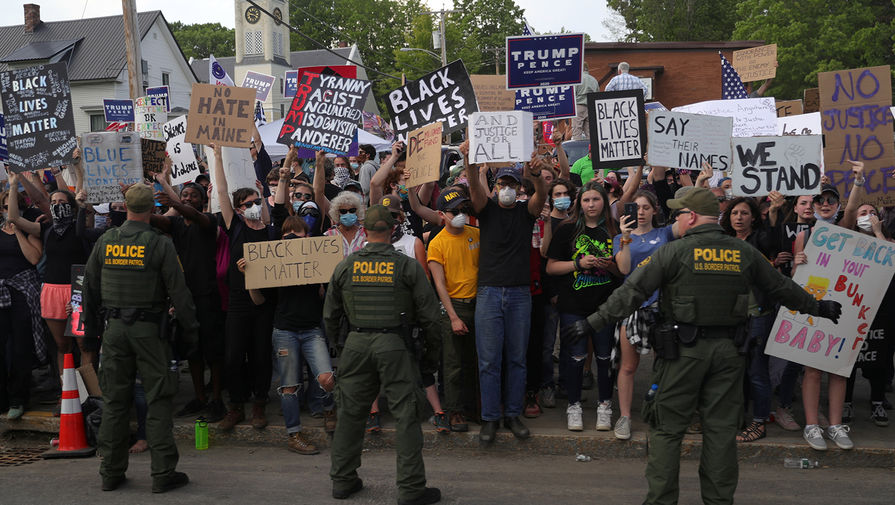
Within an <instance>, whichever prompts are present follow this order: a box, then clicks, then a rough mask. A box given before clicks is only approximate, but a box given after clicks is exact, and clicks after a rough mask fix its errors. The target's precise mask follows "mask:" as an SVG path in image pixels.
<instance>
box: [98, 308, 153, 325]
mask: <svg viewBox="0 0 895 505" xmlns="http://www.w3.org/2000/svg"><path fill="white" fill-rule="evenodd" d="M127 310H136V311H137V312H136V316H135V317H134V318H133V320H134V322H137V321H140V322H143V323H160V322H161V321H162V313H161V312H151V311H148V310H144V309H121V308H118V307H113V308H110V309H107V310H106V315H108V317H109V319H124V315H123V312H124V311H127Z"/></svg>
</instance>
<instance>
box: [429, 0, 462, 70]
mask: <svg viewBox="0 0 895 505" xmlns="http://www.w3.org/2000/svg"><path fill="white" fill-rule="evenodd" d="M454 12H460V11H458V10H445V9H441V10H440V11H429V15H435V14H439V15H440V16H441V19H440V20H439V30H438V31H439V33H440V35H441V66H442V67H444V66H447V48H446V47H445V37H444V16H445V15H447V14H453V13H454Z"/></svg>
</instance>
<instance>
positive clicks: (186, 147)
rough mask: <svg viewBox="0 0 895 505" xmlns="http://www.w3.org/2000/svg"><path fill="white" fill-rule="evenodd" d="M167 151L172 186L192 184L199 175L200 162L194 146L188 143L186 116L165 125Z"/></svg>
mask: <svg viewBox="0 0 895 505" xmlns="http://www.w3.org/2000/svg"><path fill="white" fill-rule="evenodd" d="M163 131H164V134H165V142H167V144H166V146H165V150H166V151H167V152H168V157H169V158H171V184H183V183H185V182H191V181H192V180H193V179H195V178H196V176H197V175H199V162H198V161H196V155H195V153H193V145H192V144H189V143H187V141H186V116H180V117H179V118H176V119H172V120H171V121H168V122H167V123H165V126H164V128H163Z"/></svg>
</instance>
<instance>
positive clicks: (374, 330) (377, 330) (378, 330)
mask: <svg viewBox="0 0 895 505" xmlns="http://www.w3.org/2000/svg"><path fill="white" fill-rule="evenodd" d="M351 331H356V332H358V333H397V334H399V335H400V334H401V327H400V326H395V327H392V328H359V327H357V326H352V327H351Z"/></svg>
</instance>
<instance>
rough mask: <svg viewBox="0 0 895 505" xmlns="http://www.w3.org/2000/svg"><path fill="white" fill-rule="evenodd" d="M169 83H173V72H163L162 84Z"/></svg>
mask: <svg viewBox="0 0 895 505" xmlns="http://www.w3.org/2000/svg"><path fill="white" fill-rule="evenodd" d="M169 84H171V74H169V73H168V72H162V86H168V85H169ZM169 91H170V90H169Z"/></svg>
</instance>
